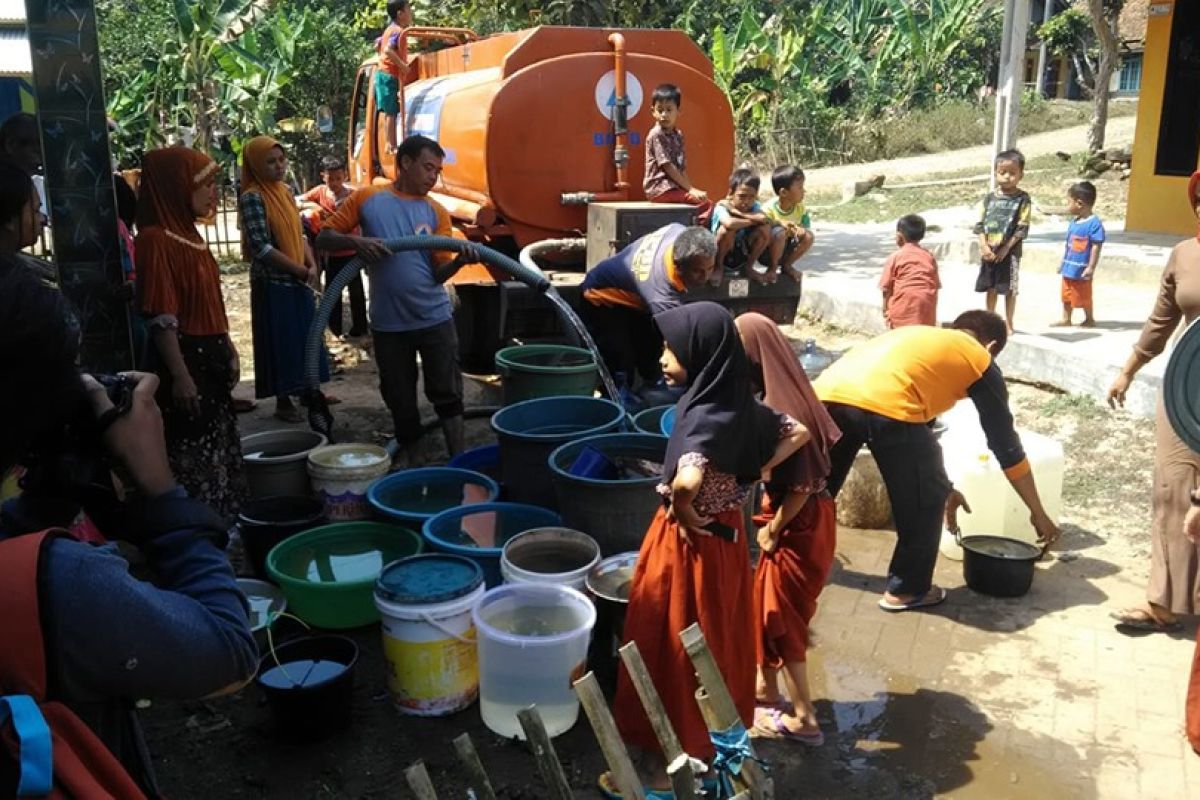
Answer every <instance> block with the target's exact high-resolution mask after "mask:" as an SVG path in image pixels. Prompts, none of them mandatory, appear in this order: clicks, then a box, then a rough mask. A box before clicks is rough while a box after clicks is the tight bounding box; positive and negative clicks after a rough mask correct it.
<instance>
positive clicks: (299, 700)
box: [254, 635, 358, 741]
mask: <svg viewBox="0 0 1200 800" xmlns="http://www.w3.org/2000/svg"><path fill="white" fill-rule="evenodd" d="M276 659H278V662H277V661H276ZM357 663H358V645H356V644H355V643H354V642H352V641H351V640H350V639H347V638H346V637H344V636H328V635H323V636H306V637H304V638H302V639H293V640H292V641H290V642H287V643H286V644H281V645H279V646H277V647H276V648H275V652H274V653H273V654H272V653H267V654H266V655H265V656H263V658H262V660H261V661H260V662H259V664H258V674H257V675H255V677H254V682H255V683H256V684H257V685H258V687H259V689H261V690H262V692H263V694H264V695H265V696H266V698H267V705H268V706H270V708H271V715H272V717H274V720H275V730H276V734H277V735H278V736H279V737H280V738H281V739H289V740H294V741H316V740H318V739H324V738H325V737H327V736H329V735H331V734H333V733H335V732H337V731H339V730H342V729H343V728H345V727H346V726H347V725H349V724H350V709H351V706H352V704H353V694H354V667H355V665H356V664H357Z"/></svg>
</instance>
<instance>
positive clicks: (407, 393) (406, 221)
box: [317, 136, 479, 466]
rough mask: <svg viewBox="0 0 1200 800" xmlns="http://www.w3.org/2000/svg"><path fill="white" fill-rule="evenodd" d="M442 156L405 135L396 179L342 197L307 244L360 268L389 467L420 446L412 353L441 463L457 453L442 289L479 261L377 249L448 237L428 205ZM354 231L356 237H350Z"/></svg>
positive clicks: (458, 377)
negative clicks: (391, 437)
mask: <svg viewBox="0 0 1200 800" xmlns="http://www.w3.org/2000/svg"><path fill="white" fill-rule="evenodd" d="M445 155H446V154H445V151H444V150H442V148H441V146H440V145H438V143H437V142H435V141H434V140H432V139H429V138H427V137H425V136H409V137H408V138H407V139H405V140H404V141H403V142H401V143H400V147H399V148H398V149H397V150H396V180H395V181H394V182H393V183H388V184H380V185H377V186H368V187H365V188H362V189H359V190H357V191H356V192H354V194H352V195H350V197H349V198H347V199H346V200H345V201H344V202H343V203H342V204H341V206H340V207H339V208H338V210H337V211H336V212H334V214H333V216H331V217H329V218H328V219H327V220H325V224H324V226H323V227H322V229H321V233H320V234H319V235H318V236H317V247H318V249H321V250H332V251H338V250H354V251H355V252H356V253H358V255H359V256H360V257H361V258H362V259H363V260H364V261H366V262H367V263H368V264H370V265H371V266H370V279H371V305H370V320H371V333H372V336H373V338H374V342H375V362H376V363H377V364H378V365H379V390H380V392H381V393H382V394H383V402H384V403H386V404H387V407H388V410H389V411H391V412H392V423H393V424H394V425H395V431H396V442H397V443H398V444H399V445H400V447H401V449H400V452H399V453H398V454H397V456H396V459H395V462H394V463H393V466H407V464H406V462H407V460H408V457H409V456H410V455H411V454H410V453H409V452H408V450H409V448H411V447H412V446H413V445H414V444H416V442H417V440H419V439H420V438H421V433H422V428H421V414H420V410H419V409H418V407H417V354H418V353H419V354H420V356H421V371H422V374H423V376H424V378H425V397H426V398H427V399H428V400H429V402H430V404H431V405H432V406H433V409H434V411H436V412H437V416H438V419H439V420H441V423H442V432H443V433H444V434H445V436H446V449H447V450H448V451H449V453H450V455H451V456H454V455H457V454H458V453H460V452H462V450H463V416H462V415H463V382H462V372H461V371H460V370H459V361H458V334H457V332H456V331H455V328H454V319H453V316H452V314H453V312H452V311H451V308H450V296H449V295H448V294H447V293H446V289H445V288H444V287H443V285H442V284H444V283H445V282H446V281H447V280H449V279H450V278H451V277H452V276H453V275H454V274H455V273H456V272H458V271H459V270H460V269H461V268H462V267H463V265H464V264H471V263H474V262H477V261H479V253H478V251H477V250H476V249H475V248H474V247H473V246H470V245H469V246H467V247H466V249H464V250H463V251H462V252H461V253H460V254H459V255H458V256H457V257H456V256H454V255H453V254H452V253H450V252H447V251H444V250H435V251H428V250H411V251H407V252H401V253H392V252H391V251H390V250H388V249H387V247H385V246H384V242H385V241H387V240H389V239H399V238H402V237H406V236H419V235H430V234H432V235H435V236H450V235H451V233H452V231H451V226H450V214H449V213H448V212H447V211H446V209H444V208H442V206H440V205H439V204H438V203H436V202H435V201H433V200H431V199H430V198H429V196H428V195H429V191H430V190H431V189H432V188H433V187H434V185H435V184H436V183H437V181H438V178H439V177H440V176H441V173H442V159H443V158H445ZM359 227H361V228H362V233H363V235H361V236H356V235H353V234H352V233H351V232H352V231H353V230H354V229H355V228H359Z"/></svg>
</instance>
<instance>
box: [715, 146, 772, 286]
mask: <svg viewBox="0 0 1200 800" xmlns="http://www.w3.org/2000/svg"><path fill="white" fill-rule="evenodd" d="M761 185H762V184H761V182H760V181H759V178H758V175H756V174H755V173H753V172H751V171H750V170H748V169H735V170H734V171H733V174H732V175H730V176H729V195H728V196H727V197H726V198H725V199H724V200H722V201H721V202H719V203H717V204H716V205H715V206H713V214H712V222H711V223H710V225H711V227H712V232H713V234H714V235H715V236H716V237H717V263H716V266H715V267H714V268H713V274H712V277H711V278H710V279H709V283H710V284H712V285H713V286H720V285H721V278H722V274H723V269H724V267H725V259H726V258H728V257H729V256H730V254H733V255H734V256H735V258H739V259H744V261H743V263H742V274H744V275H745V276H746V277H747V278H749V279H750V280H752V281H754V282H756V283H766V282H767V278H764V277H763V276H761V275H759V274H758V270H756V269H755V268H754V265H755V264H757V263H758V259H759V256H761V255H762V254H763V252H764V251H765V250H766V249H767V245H769V244H770V243H771V227H772V226H771V220H770V219H769V218H768V217H767V215H766V214H764V213H763V209H762V206H761V205H759V202H758V190H759V187H760V186H761ZM735 274H736V273H735Z"/></svg>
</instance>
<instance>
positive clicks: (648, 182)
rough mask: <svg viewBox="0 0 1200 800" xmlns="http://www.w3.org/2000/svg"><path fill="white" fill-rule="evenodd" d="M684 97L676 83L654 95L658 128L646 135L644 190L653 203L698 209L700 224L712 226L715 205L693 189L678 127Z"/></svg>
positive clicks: (657, 91) (664, 87)
mask: <svg viewBox="0 0 1200 800" xmlns="http://www.w3.org/2000/svg"><path fill="white" fill-rule="evenodd" d="M682 103H683V95H682V93H681V92H680V91H679V87H678V86H676V85H675V84H673V83H664V84H662V85H661V86H658V87H657V88H655V90H654V94H652V95H650V111H651V113H653V114H654V122H655V125H654V127H653V128H651V129H650V133H648V134H646V178H645V180H643V181H642V189H643V190H644V191H645V192H646V199H647V200H649V201H650V202H651V203H686V204H687V205H690V206H696V221H697V222H699V223H700V224H701V225H707V224H708V218H709V215H710V214H711V213H712V201H711V200H709V199H708V195H707V194H706V193H705V191H704V190H703V189H698V188H696V187H695V186H693V185H692V182H691V179H689V178H688V175H687V167H686V159H685V158H684V148H683V132H682V131H680V130H679V128H678V126H677V125H676V123H677V122H678V121H679V109H680V106H681V105H682Z"/></svg>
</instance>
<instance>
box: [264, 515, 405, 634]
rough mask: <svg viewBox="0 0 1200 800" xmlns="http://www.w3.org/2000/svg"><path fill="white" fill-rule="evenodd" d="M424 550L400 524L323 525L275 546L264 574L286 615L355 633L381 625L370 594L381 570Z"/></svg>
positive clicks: (373, 598)
mask: <svg viewBox="0 0 1200 800" xmlns="http://www.w3.org/2000/svg"><path fill="white" fill-rule="evenodd" d="M424 546H425V545H424V541H423V540H422V539H421V536H420V534H418V533H416V532H414V531H411V530H409V529H408V528H402V527H400V526H398V525H389V524H386V523H382V522H341V523H337V524H335V525H322V526H321V527H319V528H312V529H311V530H307V531H305V532H304V533H299V534H296V535H295V536H292V537H291V538H289V539H285V540H284V541H282V542H280V543H279V544H277V545H275V547H273V548H272V549H271V552H270V553H268V554H267V574H268V575H270V576H271V580H273V581H275V582H276V583H277V584H279V588H281V589H283V595H284V597H286V598H287V602H288V610H289V612H290V613H292V614H295V615H296V616H297V617H299V618H300V619H302V620H304V621H305V622H307V623H309V624H310V625H315V626H317V627H318V628H357V627H359V626H361V625H368V624H370V623H372V622H377V621H378V620H379V610H378V609H377V608H376V607H375V597H374V592H375V580H376V579H377V578H378V577H379V573H380V572H381V571H382V570H383V567H384V566H385V565H387V564H390V563H391V562H393V561H395V560H396V559H399V558H404V557H405V556H412V555H417V554H418V553H420V552H421V551H422V549H424Z"/></svg>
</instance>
